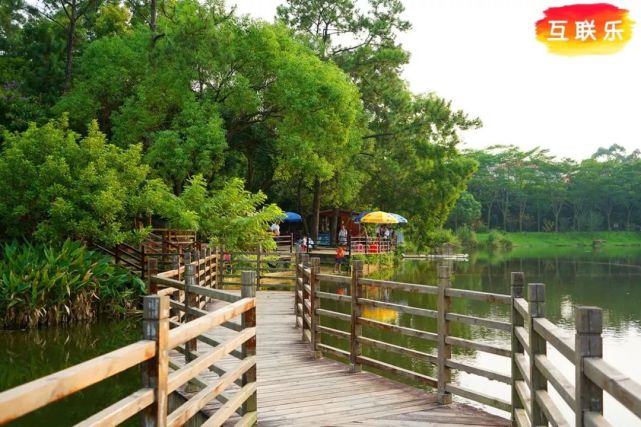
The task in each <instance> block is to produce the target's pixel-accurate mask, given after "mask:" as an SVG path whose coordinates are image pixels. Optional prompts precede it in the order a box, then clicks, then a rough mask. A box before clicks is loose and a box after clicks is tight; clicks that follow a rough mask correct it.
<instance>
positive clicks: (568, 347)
mask: <svg viewBox="0 0 641 427" xmlns="http://www.w3.org/2000/svg"><path fill="white" fill-rule="evenodd" d="M534 330H535V331H536V332H537V333H538V334H539V335H541V336H542V337H543V338H545V340H546V341H547V342H548V344H550V345H552V347H554V348H555V349H557V350H558V351H559V353H561V354H562V355H563V356H565V358H566V359H568V360H569V361H570V362H572V363H574V359H575V354H574V339H573V338H574V337H573V336H569V335H568V333H567V332H565V331H563V330H562V329H561V328H559V327H558V326H556V325H555V324H554V323H552V322H550V321H549V320H548V319H546V318H538V319H536V320H534Z"/></svg>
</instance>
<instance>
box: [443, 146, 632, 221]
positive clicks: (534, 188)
mask: <svg viewBox="0 0 641 427" xmlns="http://www.w3.org/2000/svg"><path fill="white" fill-rule="evenodd" d="M466 155H467V156H468V157H470V158H473V159H475V160H476V161H477V162H478V163H479V169H478V171H477V172H476V174H475V175H474V177H473V178H472V180H471V181H470V183H469V186H468V190H467V192H465V193H463V194H462V195H461V197H460V198H459V200H458V202H457V204H456V206H455V208H454V210H453V211H452V214H451V215H450V218H449V220H448V223H449V225H450V226H451V227H453V228H460V227H461V226H468V227H471V228H474V229H477V230H478V229H481V230H483V229H488V228H494V229H501V230H505V231H600V230H639V229H640V228H641V191H639V188H641V153H640V152H639V150H635V151H634V152H632V153H626V150H625V149H624V148H623V147H621V146H619V145H612V146H610V147H609V148H599V149H598V150H597V151H596V152H595V153H594V154H593V155H592V156H591V157H590V158H589V159H585V160H583V161H581V162H576V161H573V160H570V159H562V160H559V159H556V158H555V157H553V156H551V155H550V154H549V153H548V151H547V150H542V149H540V148H535V149H533V150H529V151H522V150H520V149H518V148H517V147H514V146H493V147H489V148H487V149H484V150H478V151H469V152H467V153H466Z"/></svg>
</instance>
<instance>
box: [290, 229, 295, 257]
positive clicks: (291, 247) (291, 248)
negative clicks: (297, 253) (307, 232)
mask: <svg viewBox="0 0 641 427" xmlns="http://www.w3.org/2000/svg"><path fill="white" fill-rule="evenodd" d="M289 253H290V254H293V253H294V233H289Z"/></svg>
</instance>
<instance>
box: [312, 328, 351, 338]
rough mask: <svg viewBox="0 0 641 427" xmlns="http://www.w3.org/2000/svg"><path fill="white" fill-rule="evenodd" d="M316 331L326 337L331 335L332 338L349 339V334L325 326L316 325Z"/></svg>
mask: <svg viewBox="0 0 641 427" xmlns="http://www.w3.org/2000/svg"><path fill="white" fill-rule="evenodd" d="M317 329H318V331H319V332H320V333H323V334H327V335H332V336H335V337H338V338H345V339H349V337H350V334H349V332H345V331H341V330H338V329H334V328H329V327H327V326H321V325H318V328H317Z"/></svg>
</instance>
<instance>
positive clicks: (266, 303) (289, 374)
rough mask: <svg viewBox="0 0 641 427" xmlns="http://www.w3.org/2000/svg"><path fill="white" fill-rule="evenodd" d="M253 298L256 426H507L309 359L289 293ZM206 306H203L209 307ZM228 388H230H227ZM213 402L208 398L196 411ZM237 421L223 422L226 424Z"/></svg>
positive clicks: (226, 362) (224, 332)
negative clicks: (255, 305) (297, 326)
mask: <svg viewBox="0 0 641 427" xmlns="http://www.w3.org/2000/svg"><path fill="white" fill-rule="evenodd" d="M257 297H258V305H257V308H258V313H257V324H258V332H257V340H258V343H257V355H258V362H257V369H258V425H259V426H429V425H439V426H441V425H448V426H463V425H464V426H507V425H509V421H508V420H506V419H504V418H500V417H497V416H493V415H490V414H487V413H485V412H483V411H481V410H479V409H476V408H473V407H471V406H468V405H464V404H460V403H453V404H451V405H446V406H439V405H438V404H437V403H436V395H435V394H431V393H428V392H425V391H423V390H420V389H418V388H415V387H412V386H409V385H405V384H401V383H398V382H395V381H392V380H389V379H385V378H382V377H380V376H378V375H375V374H372V373H369V372H362V373H358V374H352V373H350V372H349V369H348V366H347V365H345V364H343V363H340V362H336V361H333V360H330V359H321V360H314V359H313V358H312V356H311V351H310V347H309V344H304V343H303V342H302V341H301V332H300V329H296V328H295V327H294V322H295V320H294V310H293V305H294V302H293V294H292V293H290V292H269V291H263V292H258V295H257ZM221 304H222V303H221ZM215 307H216V308H219V307H220V305H215ZM213 308H214V305H211V304H210V306H209V309H213ZM232 334H234V332H233V331H231V330H229V329H225V328H217V329H215V330H214V331H213V334H212V335H209V336H211V337H212V338H214V339H217V340H223V339H225V338H226V337H230V336H232ZM198 346H199V350H204V349H206V348H207V347H208V346H207V345H206V344H203V343H200V342H199V343H198ZM171 358H172V361H173V362H174V363H176V364H179V365H182V364H184V356H182V355H181V354H179V353H177V352H172V354H171ZM237 364H238V360H237V359H235V358H233V357H231V356H228V357H226V358H225V359H223V360H222V361H221V362H218V363H217V364H216V365H217V366H219V367H220V368H222V369H231V368H232V367H233V366H236V365H237ZM215 378H218V375H217V374H215V373H213V372H209V373H208V374H204V375H202V376H201V377H200V379H202V380H203V381H207V382H210V381H213V380H214V379H215ZM236 390H238V387H237V386H234V387H233V388H230V389H229V390H227V391H228V392H231V393H233V392H235V391H236ZM223 400H224V399H223ZM221 405H222V404H221V403H218V402H216V403H214V404H209V405H208V406H207V407H205V409H204V411H205V412H206V413H207V412H211V411H213V410H214V409H216V408H219V407H220V406H221ZM238 419H239V417H238V416H236V417H235V418H232V419H230V420H229V421H228V423H227V424H225V425H234V423H235V422H236V421H238Z"/></svg>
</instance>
